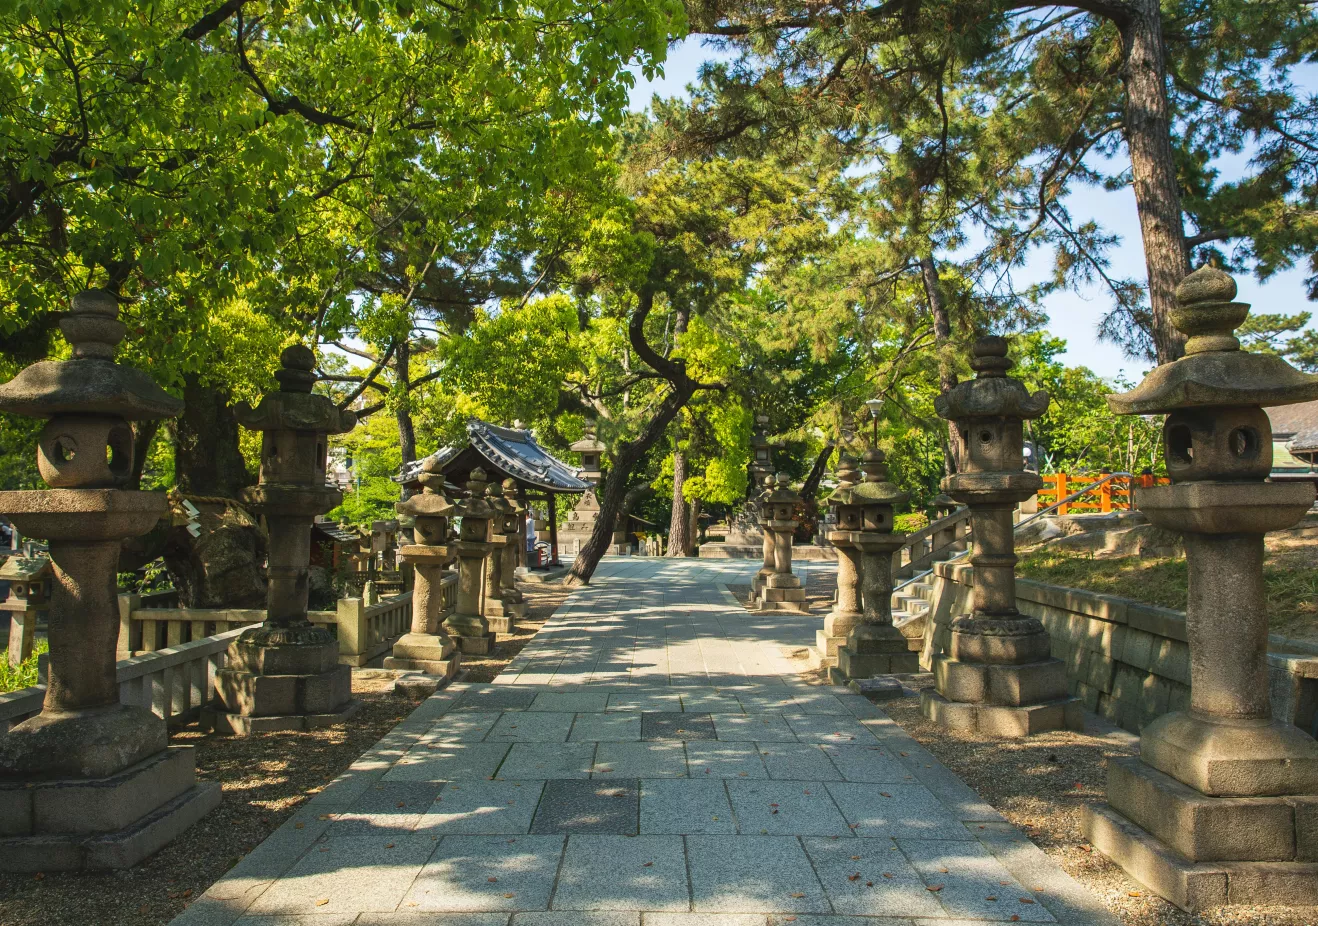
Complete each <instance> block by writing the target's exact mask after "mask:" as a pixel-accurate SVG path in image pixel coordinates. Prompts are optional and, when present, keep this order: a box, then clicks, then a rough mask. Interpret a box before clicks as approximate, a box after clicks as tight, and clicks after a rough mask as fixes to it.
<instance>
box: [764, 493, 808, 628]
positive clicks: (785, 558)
mask: <svg viewBox="0 0 1318 926" xmlns="http://www.w3.org/2000/svg"><path fill="white" fill-rule="evenodd" d="M767 481H768V480H767V479H766V482H767ZM800 501H801V497H800V496H799V495H797V494H796V493H795V492H794V491H792V487H791V477H789V476H788V475H787V474H786V473H779V474H778V476H777V479H776V480H774V487H773V488H772V489H771V490H770V491H768V492H766V493H765V494H764V497H763V501H762V504H763V506H764V507H763V511H764V516H765V521H764V524H765V528H766V540H769V541H770V542H772V544H773V572H772V573H770V574H769V575H768V576H766V577H765V579H764V587H763V589H761V591H760V602H759V604H760V607H759V609H760V610H761V611H795V612H796V613H798V614H805V613H806V606H805V589H803V588H802V587H801V580H800V579H798V578H797V577H796V576H794V575H793V574H792V532H793V531H795V530H796V506H797V504H798V503H799V502H800Z"/></svg>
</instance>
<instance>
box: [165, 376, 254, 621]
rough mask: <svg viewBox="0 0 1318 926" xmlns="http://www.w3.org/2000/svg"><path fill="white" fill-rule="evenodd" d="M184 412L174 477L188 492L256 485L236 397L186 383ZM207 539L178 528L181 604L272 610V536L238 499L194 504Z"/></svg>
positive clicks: (173, 555) (173, 545) (169, 549)
mask: <svg viewBox="0 0 1318 926" xmlns="http://www.w3.org/2000/svg"><path fill="white" fill-rule="evenodd" d="M183 402H184V409H183V414H182V415H181V416H179V418H178V420H177V421H176V423H175V425H174V472H175V476H176V478H177V480H178V487H179V491H180V492H182V493H183V494H184V495H189V496H199V497H207V498H215V497H217V498H220V499H237V497H238V495H239V493H240V492H241V491H242V490H243V489H244V488H245V487H247V486H249V485H251V484H252V476H251V474H250V473H249V472H248V471H247V462H246V460H244V459H243V455H242V451H241V450H240V449H239V446H238V420H237V419H236V418H235V417H234V414H233V408H232V407H231V406H230V405H229V400H228V396H227V395H225V394H224V393H223V392H220V391H219V390H216V389H211V388H209V387H206V386H202V385H201V384H200V383H199V382H198V381H197V379H196V378H195V377H189V378H188V379H186V380H185V381H184V385H183ZM194 504H196V507H197V508H198V509H200V512H201V513H200V515H199V516H198V518H197V521H198V524H199V525H200V527H201V534H200V536H198V537H193V536H192V534H191V533H189V531H188V529H187V528H186V527H185V526H179V527H174V528H171V529H170V531H169V535H168V539H167V541H166V545H165V549H164V553H163V554H162V555H163V557H164V560H165V568H166V569H167V570H168V571H169V575H170V578H171V579H172V580H173V582H174V587H175V588H176V589H178V593H179V599H180V601H181V603H182V604H183V606H184V607H189V608H258V607H264V606H265V576H264V574H263V571H262V567H263V565H264V563H265V556H266V545H267V541H266V536H265V533H264V532H263V531H262V530H261V528H260V525H259V524H258V523H257V521H256V519H255V518H254V517H252V516H251V514H250V513H249V512H247V511H246V510H245V509H244V508H242V507H241V506H240V505H239V504H237V503H236V502H229V503H226V502H224V501H215V502H204V501H200V500H198V501H196V502H194Z"/></svg>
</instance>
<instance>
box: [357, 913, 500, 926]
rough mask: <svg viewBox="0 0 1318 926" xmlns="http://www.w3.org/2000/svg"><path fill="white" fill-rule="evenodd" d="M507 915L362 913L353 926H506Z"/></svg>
mask: <svg viewBox="0 0 1318 926" xmlns="http://www.w3.org/2000/svg"><path fill="white" fill-rule="evenodd" d="M507 924H508V914H507V913H414V912H404V913H363V914H362V915H361V916H360V917H359V918H358V919H357V921H356V922H355V923H354V924H353V926H507Z"/></svg>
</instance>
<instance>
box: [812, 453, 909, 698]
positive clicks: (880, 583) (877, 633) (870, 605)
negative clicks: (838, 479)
mask: <svg viewBox="0 0 1318 926" xmlns="http://www.w3.org/2000/svg"><path fill="white" fill-rule="evenodd" d="M861 469H862V470H863V471H864V473H865V481H864V482H862V483H861V484H860V485H858V486H856V487H855V488H854V489H852V490H851V491H850V493H849V495H850V498H851V502H852V504H853V505H856V506H857V507H858V508H859V509H860V516H861V530H859V531H856V532H855V534H854V536H853V541H852V542H853V543H854V544H855V546H856V547H857V548H858V549H859V550H860V553H861V564H860V575H861V583H860V591H861V601H862V605H863V610H862V612H861V616H860V620H859V621H857V622H856V624H855V625H854V626H853V627H852V628H851V632H850V633H849V634H848V635H847V642H846V645H844V646H842V647H840V648H839V649H838V653H837V670H836V671H834V672H831V673H830V677H831V678H832V680H833V681H834V682H839V683H840V682H846V681H850V680H851V679H864V678H871V677H873V676H875V675H886V674H889V673H906V672H919V671H920V655H919V653H914V652H911V648H910V644H909V643H908V642H907V640H906V637H904V636H903V635H902V633H901V631H900V630H898V629H897V628H896V627H894V626H893V623H892V555H893V554H894V553H896V552H897V551H898V550H900V549H901V548H902V543H903V541H904V540H905V539H906V536H905V535H904V534H898V533H895V532H894V531H893V513H894V507H895V506H897V505H900V504H902V503H904V502H905V501H906V500H907V499H908V498H909V496H908V495H907V494H906V493H905V492H903V491H901V490H900V489H898V488H897V487H896V486H895V485H893V484H892V483H891V482H888V465H887V464H886V463H885V462H884V456H883V451H882V450H867V451H865V456H864V460H863V462H862V464H861Z"/></svg>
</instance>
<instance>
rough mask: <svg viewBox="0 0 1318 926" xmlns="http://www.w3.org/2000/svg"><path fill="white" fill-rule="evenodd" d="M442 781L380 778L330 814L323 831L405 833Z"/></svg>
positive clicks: (428, 806)
mask: <svg viewBox="0 0 1318 926" xmlns="http://www.w3.org/2000/svg"><path fill="white" fill-rule="evenodd" d="M442 787H443V785H442V784H440V783H439V782H429V781H381V782H380V783H379V784H377V785H375V786H374V787H371V788H367V789H366V790H365V791H363V792H362V794H361V796H360V797H358V798H357V799H356V800H355V801H354V802H353V803H352V806H351V807H349V808H348V809H347V810H341V811H338V812H337V813H335V814H334V822H333V823H331V824H330V825H329V828H328V829H327V830H326V832H327V833H328V834H329V835H330V836H344V835H347V834H349V833H357V834H360V835H363V836H365V835H370V834H372V833H376V832H383V831H388V832H397V833H405V832H408V831H410V830H411V829H412V828H413V827H415V826H416V823H417V821H418V820H420V819H421V816H422V814H424V813H425V812H426V811H427V810H428V809H429V808H430V805H431V804H432V803H434V801H435V797H436V796H437V795H438V794H439V789H440V788H442Z"/></svg>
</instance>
